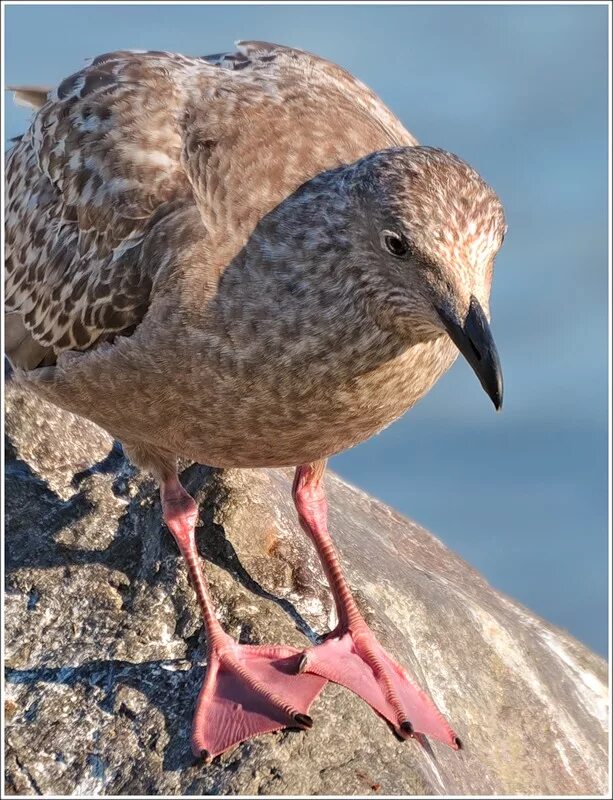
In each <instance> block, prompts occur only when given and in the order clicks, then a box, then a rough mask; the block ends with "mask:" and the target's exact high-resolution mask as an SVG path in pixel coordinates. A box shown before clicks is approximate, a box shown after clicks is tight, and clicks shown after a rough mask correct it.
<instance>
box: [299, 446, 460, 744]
mask: <svg viewBox="0 0 613 800" xmlns="http://www.w3.org/2000/svg"><path fill="white" fill-rule="evenodd" d="M325 467H326V465H325V462H323V461H321V462H316V463H314V464H305V465H303V466H300V467H298V468H297V469H296V474H295V477H294V485H293V490H292V491H293V496H294V502H295V504H296V510H297V511H298V517H299V519H300V524H301V525H302V528H303V529H304V531H305V532H306V533H307V534H308V536H309V537H310V539H311V541H312V542H313V544H314V545H315V547H316V549H317V553H318V555H319V558H320V560H321V563H322V566H323V568H324V572H325V573H326V577H327V578H328V581H329V583H330V588H331V590H332V594H333V596H334V602H335V603H336V611H337V615H338V624H337V626H336V628H335V629H334V630H333V631H332V632H331V633H330V634H329V635H328V636H327V637H326V640H325V641H324V642H323V643H322V644H320V645H318V646H317V647H314V648H311V649H309V650H306V651H305V653H304V655H303V657H302V661H301V663H300V670H301V672H303V673H304V672H310V673H313V674H315V675H321V676H322V677H325V678H328V679H329V680H331V681H334V682H335V683H340V684H341V685H342V686H346V687H347V688H348V689H351V691H353V692H355V693H356V694H357V695H358V696H359V697H361V698H362V699H363V700H365V701H366V702H367V703H368V705H369V706H371V708H373V709H374V710H375V711H377V712H378V713H379V714H380V715H381V716H382V717H384V718H385V719H387V720H388V722H390V723H391V724H392V726H393V727H394V730H395V731H396V733H397V734H398V735H399V736H400V737H402V738H408V737H409V736H420V735H422V734H426V735H428V736H432V737H434V738H436V739H439V740H440V741H442V742H445V743H446V744H448V745H450V746H451V747H453V748H455V749H459V747H460V741H459V739H458V738H457V736H456V735H455V733H454V732H453V730H452V729H451V728H450V727H449V725H448V723H447V721H446V720H445V718H444V717H443V716H442V714H441V713H440V711H439V710H438V709H437V707H436V706H435V705H434V703H433V701H432V700H431V699H430V697H428V695H427V694H426V693H425V692H424V691H422V690H421V689H420V688H419V687H417V686H416V685H415V684H414V683H413V682H412V681H411V680H410V678H409V676H408V675H407V673H406V671H405V670H404V669H403V667H401V666H400V665H399V664H397V663H396V661H394V659H392V658H391V656H389V655H388V654H387V653H386V652H385V650H384V649H383V647H382V646H381V645H380V644H379V642H378V641H377V639H376V638H375V636H374V634H373V633H372V631H371V630H370V629H369V627H368V625H367V624H366V622H365V620H364V618H363V617H362V615H361V614H360V611H359V610H358V607H357V605H356V603H355V600H354V599H353V597H352V594H351V591H350V589H349V586H348V585H347V581H346V580H345V577H344V575H343V572H342V569H341V565H340V561H339V557H338V554H337V552H336V549H335V547H334V543H333V542H332V539H331V537H330V534H329V533H328V526H327V517H328V510H327V504H326V497H325V494H324V490H323V485H322V482H323V475H324V471H325Z"/></svg>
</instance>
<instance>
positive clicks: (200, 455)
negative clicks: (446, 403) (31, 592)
mask: <svg viewBox="0 0 613 800" xmlns="http://www.w3.org/2000/svg"><path fill="white" fill-rule="evenodd" d="M237 47H238V50H237V52H234V53H222V54H217V55H213V56H203V57H188V56H184V55H179V54H174V53H169V52H158V51H147V52H139V51H119V52H112V53H107V54H104V55H100V56H98V57H97V58H94V59H93V60H91V62H89V63H88V64H87V65H86V66H85V67H84V68H83V69H81V70H80V71H78V72H76V73H75V74H73V75H71V76H69V77H67V78H66V79H65V80H63V81H62V82H61V83H60V84H59V86H57V88H55V89H52V90H46V89H39V88H36V87H22V88H21V89H20V88H16V89H14V91H15V97H16V100H17V101H20V102H22V103H25V104H28V105H30V106H32V107H34V108H35V111H36V113H35V115H34V117H33V120H32V122H31V124H30V126H29V128H28V130H27V131H26V133H25V134H24V135H23V136H22V137H19V138H18V140H17V141H16V142H15V143H14V146H13V147H12V149H11V151H10V153H9V155H8V159H7V168H6V198H7V205H6V209H7V213H6V310H7V314H6V351H7V355H8V357H9V359H10V361H11V363H12V364H13V366H14V368H15V378H16V380H19V381H21V382H22V383H23V384H24V385H26V386H29V387H30V388H31V389H32V390H33V391H34V392H37V393H38V394H39V395H40V396H41V397H44V398H46V399H48V400H50V401H51V402H53V403H55V404H57V405H58V406H60V407H62V408H65V409H67V410H69V411H71V412H74V413H76V414H80V415H82V416H83V417H86V418H88V419H90V420H93V421H94V422H95V423H97V424H99V425H100V426H102V427H103V428H104V429H105V430H107V431H108V432H109V433H110V434H111V435H112V436H114V437H115V438H117V439H118V440H120V441H121V442H122V444H123V446H124V449H125V451H126V454H127V455H128V457H129V458H130V459H131V460H132V461H133V462H134V463H135V464H136V465H137V466H139V467H140V468H142V469H144V470H148V471H149V472H151V473H152V474H153V475H154V476H155V478H156V479H157V481H158V482H159V485H160V493H161V501H162V510H163V518H164V521H165V523H166V525H167V526H168V528H169V530H170V532H171V533H172V535H173V537H174V539H175V540H176V542H177V545H178V547H179V550H180V552H181V553H182V555H183V557H184V559H185V562H186V565H187V569H188V571H189V575H190V577H191V581H192V583H193V586H194V588H195V591H196V595H197V598H198V601H199V604H200V608H201V611H202V616H203V620H204V626H205V631H206V641H207V664H208V667H207V672H206V677H205V680H204V684H203V686H202V689H201V691H200V695H199V698H198V702H197V707H196V712H195V715H194V722H193V727H192V747H193V750H194V753H195V754H197V755H198V756H202V757H203V758H204V759H205V760H210V759H211V758H212V757H214V756H216V755H218V754H220V753H222V752H224V751H225V750H227V749H228V748H229V747H231V746H233V745H234V744H236V743H237V742H240V741H243V740H245V739H247V738H249V737H251V736H254V735H256V734H261V733H266V732H269V731H273V730H279V729H281V728H285V727H297V728H300V729H306V728H309V727H310V726H311V724H312V719H311V717H310V716H309V714H308V711H309V709H310V706H311V704H312V703H313V701H314V700H315V698H316V697H317V696H318V694H319V693H320V692H321V690H322V689H323V687H324V685H325V683H326V682H327V681H328V680H330V681H335V682H337V683H340V684H342V685H343V686H345V687H347V688H348V689H350V690H352V691H353V692H355V693H356V694H357V695H359V696H360V697H361V698H363V699H364V700H365V701H366V702H367V703H368V704H369V705H370V706H371V707H372V708H373V709H374V710H375V711H376V712H377V713H378V714H380V715H381V716H382V717H384V718H385V719H386V720H387V721H388V722H389V723H390V725H391V726H392V728H393V729H394V731H395V732H396V734H397V735H398V736H399V737H401V738H403V739H407V738H410V737H413V738H418V739H420V737H423V736H430V737H433V738H435V739H438V740H440V741H442V742H444V743H446V744H448V745H449V746H451V747H453V748H455V749H458V748H459V747H460V746H461V743H460V740H459V738H458V737H457V735H456V734H455V732H454V731H453V729H452V728H451V727H450V725H449V723H448V722H447V721H446V720H445V719H444V717H443V716H442V714H441V713H440V712H439V710H438V709H437V707H436V706H435V704H434V702H433V701H432V700H431V699H430V698H429V696H428V695H427V694H426V693H425V692H423V691H422V690H421V689H420V688H419V687H418V686H417V685H416V684H415V683H414V681H413V680H412V678H411V677H410V676H409V675H408V673H407V671H406V670H405V669H404V668H403V667H402V666H400V665H399V664H398V663H396V662H395V661H394V659H392V658H391V656H390V655H388V654H387V653H386V652H385V650H384V649H383V647H382V646H381V644H380V643H379V642H378V641H377V639H376V638H375V636H374V634H373V633H372V632H371V631H370V629H369V628H368V626H367V624H366V622H365V620H364V619H363V617H362V615H361V613H360V611H359V609H358V606H357V605H356V603H355V600H354V599H353V596H352V593H351V589H350V587H349V585H348V583H347V581H346V579H345V577H344V575H343V571H342V568H341V561H340V559H339V555H338V554H337V551H336V550H335V547H334V544H333V541H332V539H331V537H330V534H329V532H328V527H327V508H326V498H325V493H324V486H323V481H324V473H325V469H326V459H327V458H328V457H329V456H331V455H333V454H335V453H339V452H341V451H343V450H346V449H347V448H349V447H352V446H353V445H356V444H358V443H359V442H362V441H364V440H366V439H368V438H369V437H370V436H372V435H374V434H376V433H377V432H378V431H380V430H382V429H383V428H384V427H386V426H387V425H389V424H390V423H392V422H393V421H394V420H395V419H397V418H398V417H400V416H401V415H402V414H404V413H405V412H406V411H407V410H408V409H410V408H411V407H412V406H413V405H414V404H415V403H416V402H417V401H418V400H420V399H421V398H422V397H423V396H424V395H425V394H426V393H427V392H428V391H429V389H430V388H431V387H432V386H433V385H434V383H435V382H436V381H437V380H438V378H439V377H440V376H441V375H442V374H443V373H444V372H445V371H446V370H447V369H448V368H449V367H450V366H451V364H452V363H453V362H454V360H455V358H456V357H457V355H458V352H460V353H462V354H463V356H464V357H465V358H466V360H467V361H468V363H469V364H470V366H471V367H472V369H473V370H474V371H475V373H476V375H477V376H478V378H479V380H480V382H481V384H482V386H483V388H484V389H485V391H486V392H487V394H488V395H489V397H490V398H491V400H492V401H493V403H494V405H495V407H496V408H497V409H498V408H500V406H501V403H502V374H501V368H500V363H499V358H498V354H497V351H496V347H495V344H494V340H493V338H492V334H491V331H490V327H489V317H490V312H489V296H490V287H491V282H492V275H493V267H494V260H495V256H496V254H497V252H498V250H499V249H500V247H501V245H502V242H503V239H504V234H505V231H506V223H505V218H504V212H503V209H502V205H501V203H500V200H499V199H498V197H497V196H496V194H495V193H494V191H493V190H492V189H491V188H490V187H489V186H488V185H487V183H486V182H485V181H484V180H483V179H482V178H481V177H480V176H479V175H478V173H477V172H476V171H475V170H474V169H473V168H472V167H470V166H469V165H468V164H467V163H466V162H465V161H463V160H462V159H460V158H458V157H457V156H455V155H453V154H451V153H449V152H447V151H445V150H442V149H439V148H435V147H426V146H422V145H419V144H418V143H417V141H416V140H415V138H414V137H413V136H412V135H411V134H410V133H409V132H408V131H407V130H406V129H405V128H404V126H403V125H402V123H401V122H400V121H399V120H398V118H397V117H396V116H395V115H394V114H393V113H392V112H391V111H390V110H388V109H387V108H386V106H385V105H384V104H383V102H382V101H381V100H380V99H379V98H378V97H377V96H376V95H375V94H374V93H373V92H372V91H371V90H370V89H368V88H367V87H366V86H364V85H363V84H362V83H361V82H360V81H358V80H357V79H356V78H354V77H353V76H351V75H350V74H349V73H347V72H346V71H344V70H343V69H341V68H340V67H338V66H336V65H335V64H332V63H330V62H328V61H326V60H324V59H322V58H319V57H317V56H315V55H312V54H309V53H307V52H304V51H301V50H297V49H293V48H289V47H283V46H280V45H274V44H268V43H264V42H239V43H238V44H237ZM178 457H185V458H189V459H192V460H194V461H196V462H199V463H204V464H207V465H210V466H213V467H221V468H230V467H238V468H241V467H245V468H248V467H282V466H292V467H295V478H294V483H293V498H294V502H295V506H296V510H297V514H298V518H299V521H300V523H301V526H302V528H303V529H304V531H305V532H306V534H307V535H308V536H309V537H310V539H311V541H312V542H313V544H314V546H315V548H316V549H317V553H318V555H319V558H320V560H321V563H322V566H323V570H324V572H325V574H326V576H327V579H328V581H329V584H330V589H331V592H332V595H333V597H334V601H335V605H336V611H337V618H338V623H337V625H336V627H335V628H334V629H333V630H332V631H330V632H329V633H328V635H327V636H326V637H325V640H324V641H323V642H322V643H321V644H319V645H317V646H315V647H311V648H307V649H305V650H302V651H301V650H298V649H295V648H290V647H286V646H283V645H275V646H269V645H266V646H263V645H259V646H258V645H244V644H238V643H237V642H236V641H234V640H233V639H232V638H231V637H230V636H229V635H228V634H227V633H226V632H225V631H224V630H223V628H222V626H221V625H220V623H219V621H218V620H217V618H216V616H215V611H214V607H213V603H212V599H211V596H210V594H209V590H208V586H207V582H206V578H205V576H204V574H203V570H202V567H201V563H200V559H199V555H198V551H197V547H196V539H195V529H196V525H197V521H198V508H197V505H196V503H195V502H194V500H193V499H192V498H191V497H190V495H189V494H188V493H187V492H186V491H185V489H184V488H183V487H182V485H181V483H180V481H179V477H178V472H177V458H178ZM375 568H376V565H373V569H375Z"/></svg>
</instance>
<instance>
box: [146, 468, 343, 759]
mask: <svg viewBox="0 0 613 800" xmlns="http://www.w3.org/2000/svg"><path fill="white" fill-rule="evenodd" d="M160 493H161V496H162V508H163V512H164V521H165V522H166V525H167V526H168V528H169V529H170V531H171V533H172V535H173V536H174V538H175V540H176V542H177V544H178V545H179V549H180V551H181V554H182V555H183V558H184V559H185V562H186V564H187V568H188V570H189V575H190V578H191V580H192V583H193V585H194V588H195V590H196V594H197V596H198V602H199V603H200V608H201V611H202V616H203V619H204V625H205V630H206V639H207V672H206V678H205V681H204V684H203V686H202V689H201V690H200V694H199V696H198V702H197V705H196V713H195V715H194V722H193V726H192V750H193V751H194V754H195V755H199V756H201V757H202V758H204V759H205V760H210V759H211V758H213V757H214V756H216V755H219V754H220V753H223V752H224V751H225V750H227V749H228V748H229V747H232V745H234V744H237V743H238V742H242V741H244V740H245V739H249V738H250V737H252V736H255V735H257V734H259V733H269V732H271V731H276V730H280V729H281V728H302V729H304V728H310V727H311V724H312V721H311V718H310V717H309V716H308V714H307V711H308V710H309V707H310V706H311V704H312V702H313V700H315V698H316V697H317V695H318V694H319V693H320V692H321V690H322V689H323V687H324V686H325V684H326V682H327V681H326V680H325V679H324V678H322V677H320V676H317V675H306V674H300V673H299V669H298V667H299V664H300V658H301V652H300V651H299V650H295V649H294V648H291V647H281V646H261V647H258V646H254V645H239V644H238V643H237V642H235V641H234V639H232V638H231V637H230V636H228V635H227V633H225V631H224V630H223V629H222V627H221V625H220V624H219V622H218V621H217V618H216V617H215V613H214V611H213V604H212V602H211V597H210V595H209V591H208V587H207V582H206V579H205V577H204V574H203V572H202V567H201V565H200V559H199V556H198V551H197V549H196V539H195V527H196V523H197V521H198V507H197V506H196V503H195V502H194V500H193V499H192V498H191V497H190V496H189V494H188V493H187V492H186V491H185V489H184V488H183V487H182V486H181V484H180V482H179V479H178V478H177V477H176V475H175V476H173V477H172V478H169V479H167V480H165V481H163V482H162V485H161V489H160Z"/></svg>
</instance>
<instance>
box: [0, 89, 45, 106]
mask: <svg viewBox="0 0 613 800" xmlns="http://www.w3.org/2000/svg"><path fill="white" fill-rule="evenodd" d="M7 88H8V90H9V91H10V92H13V100H14V101H15V103H16V104H17V105H18V106H26V107H27V108H34V109H36V110H38V109H39V108H42V106H44V105H45V103H46V102H47V98H48V96H49V92H50V91H51V89H50V88H49V87H45V86H8V87H7Z"/></svg>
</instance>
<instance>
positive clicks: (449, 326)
mask: <svg viewBox="0 0 613 800" xmlns="http://www.w3.org/2000/svg"><path fill="white" fill-rule="evenodd" d="M437 312H438V315H439V316H440V318H441V320H442V321H443V325H444V326H445V329H446V331H447V333H448V334H449V336H450V337H451V339H452V341H453V342H454V343H455V345H456V346H457V348H458V350H459V351H460V353H462V355H463V356H464V358H465V359H466V360H467V361H468V363H469V364H470V366H471V367H472V368H473V370H474V371H475V374H476V375H477V377H478V378H479V380H480V381H481V386H483V388H484V389H485V391H486V393H487V395H488V396H489V397H490V399H491V401H492V403H493V404H494V406H495V408H496V411H499V410H500V409H501V408H502V369H501V367H500V359H499V357H498V351H497V350H496V345H495V344H494V338H493V336H492V332H491V330H490V326H489V323H488V321H487V317H486V316H485V312H484V311H483V308H482V307H481V304H480V303H479V301H478V300H477V298H476V297H475V296H474V295H473V296H472V297H471V298H470V306H469V308H468V314H467V315H466V319H465V320H464V322H463V323H462V322H461V320H459V319H457V318H456V317H455V316H454V315H453V314H452V313H450V312H449V311H447V310H446V309H444V308H437Z"/></svg>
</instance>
